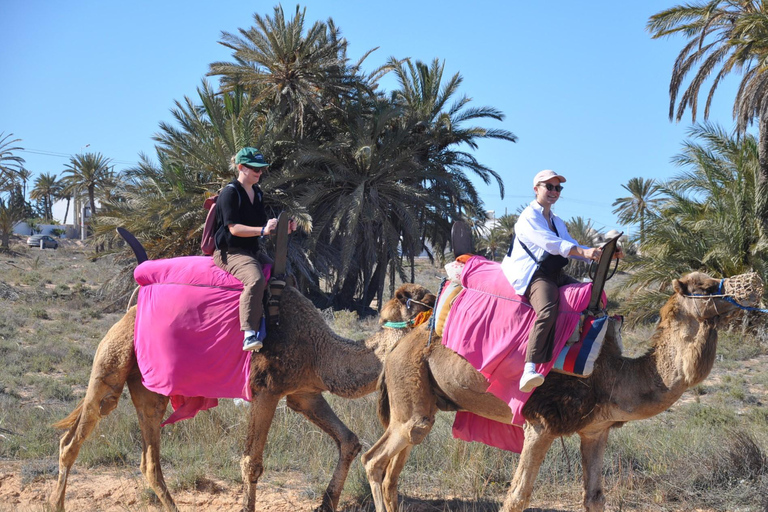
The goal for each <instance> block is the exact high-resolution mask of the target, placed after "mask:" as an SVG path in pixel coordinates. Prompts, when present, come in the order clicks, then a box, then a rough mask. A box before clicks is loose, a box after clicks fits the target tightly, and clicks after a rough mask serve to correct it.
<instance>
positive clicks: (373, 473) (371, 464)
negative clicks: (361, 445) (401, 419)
mask: <svg viewBox="0 0 768 512" xmlns="http://www.w3.org/2000/svg"><path fill="white" fill-rule="evenodd" d="M401 428H402V425H400V424H399V423H397V421H394V422H391V423H390V424H389V426H388V427H387V430H386V431H385V432H384V435H383V436H381V438H380V439H379V440H378V441H376V444H374V445H373V446H372V447H371V449H370V450H368V451H367V452H365V453H364V454H363V457H362V462H363V467H364V468H365V473H366V474H367V475H368V483H369V484H370V486H371V494H372V495H373V503H374V505H375V506H376V512H396V511H397V478H396V477H397V475H399V472H397V474H395V475H393V476H395V479H394V480H392V479H391V478H388V479H387V485H388V489H387V493H386V499H385V493H384V489H383V482H384V476H385V474H386V475H387V476H389V473H388V472H387V470H388V469H389V466H390V465H391V464H392V463H393V458H394V457H397V456H398V454H400V453H402V452H403V451H405V452H406V457H407V454H408V453H410V450H411V448H412V446H413V445H412V444H411V443H410V440H409V439H408V437H407V436H404V435H402V432H401ZM401 462H402V464H403V465H404V464H405V459H401Z"/></svg>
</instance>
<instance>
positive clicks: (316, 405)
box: [287, 393, 362, 512]
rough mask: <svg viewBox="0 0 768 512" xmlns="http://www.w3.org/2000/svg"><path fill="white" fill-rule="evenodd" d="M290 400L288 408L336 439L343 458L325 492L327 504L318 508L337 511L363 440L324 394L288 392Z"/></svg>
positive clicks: (328, 511) (325, 510) (337, 464)
mask: <svg viewBox="0 0 768 512" xmlns="http://www.w3.org/2000/svg"><path fill="white" fill-rule="evenodd" d="M287 403H288V407H290V408H291V409H293V410H294V411H296V412H300V413H301V414H303V415H304V416H306V417H307V419H308V420H309V421H311V422H312V423H314V424H315V425H317V426H318V427H320V428H321V429H322V430H323V432H325V433H326V434H328V435H329V436H331V437H332V438H333V440H334V441H335V442H336V447H337V448H338V450H339V461H338V462H337V463H336V469H334V471H333V476H332V477H331V481H330V483H329V484H328V488H327V489H326V490H325V494H324V495H323V503H322V505H320V508H319V509H318V510H320V511H322V512H331V511H334V510H336V507H338V506H339V497H340V496H341V491H342V489H343V488H344V482H345V481H346V480H347V474H348V473H349V467H350V466H351V465H352V461H353V460H355V457H357V454H358V453H360V449H361V448H362V446H361V445H360V441H359V440H358V439H357V436H356V435H355V434H354V433H353V432H352V431H351V430H349V429H348V428H347V426H346V425H344V423H342V421H341V420H340V419H339V418H338V416H336V413H334V412H333V410H332V409H331V407H330V406H329V405H328V402H326V401H325V398H323V396H322V395H321V394H319V393H306V394H295V395H288V397H287Z"/></svg>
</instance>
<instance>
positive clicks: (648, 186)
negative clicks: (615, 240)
mask: <svg viewBox="0 0 768 512" xmlns="http://www.w3.org/2000/svg"><path fill="white" fill-rule="evenodd" d="M622 188H623V189H624V190H626V191H627V192H629V193H630V195H629V196H627V197H620V198H618V199H616V200H615V201H614V202H613V204H612V205H611V206H615V207H616V208H614V209H613V213H615V214H617V215H618V216H619V222H621V223H622V224H636V223H639V224H640V245H641V246H642V244H643V240H644V236H645V220H646V218H647V217H648V215H650V214H652V212H653V211H654V208H655V207H656V206H657V205H658V203H659V201H660V199H659V198H658V197H657V196H658V194H659V191H660V187H659V185H658V184H657V183H656V181H655V180H654V179H644V178H631V179H630V180H629V182H627V184H626V185H622Z"/></svg>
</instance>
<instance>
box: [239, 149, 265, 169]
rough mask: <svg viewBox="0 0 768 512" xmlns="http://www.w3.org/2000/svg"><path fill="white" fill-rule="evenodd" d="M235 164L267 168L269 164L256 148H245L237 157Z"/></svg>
mask: <svg viewBox="0 0 768 512" xmlns="http://www.w3.org/2000/svg"><path fill="white" fill-rule="evenodd" d="M235 163H236V164H243V165H247V166H248V167H266V166H268V165H269V164H268V163H267V162H266V160H264V155H262V154H261V151H259V150H258V149H256V148H243V149H241V150H240V151H238V152H237V155H235Z"/></svg>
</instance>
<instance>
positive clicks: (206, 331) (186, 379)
mask: <svg viewBox="0 0 768 512" xmlns="http://www.w3.org/2000/svg"><path fill="white" fill-rule="evenodd" d="M268 267H269V266H268V265H266V266H265V268H264V274H265V276H266V277H267V279H268V278H269V270H270V269H269V268H268ZM133 275H134V278H135V279H136V282H137V283H138V284H139V285H141V288H140V289H139V297H138V304H137V308H136V326H135V331H134V334H135V338H134V339H135V351H136V359H137V362H138V365H139V370H140V371H141V380H142V383H143V384H144V386H145V387H146V388H147V389H149V390H150V391H154V392H155V393H160V394H162V395H166V396H169V397H170V398H171V405H172V406H173V409H174V412H173V413H172V414H171V415H170V416H169V417H168V418H167V419H166V420H165V421H164V422H163V425H167V424H170V423H175V422H177V421H179V420H183V419H187V418H192V417H194V416H195V415H196V414H197V413H198V412H199V411H204V410H206V409H210V408H211V407H215V406H216V405H218V400H217V399H218V398H242V399H245V400H250V399H251V390H250V386H249V385H248V376H249V374H250V369H251V357H250V356H251V353H250V352H244V351H243V334H242V332H241V331H240V315H239V303H240V293H241V292H242V291H243V285H242V283H241V282H240V281H239V280H237V279H235V278H234V277H233V276H232V275H230V274H228V273H227V272H224V271H223V270H221V269H220V268H219V267H217V266H216V265H215V264H214V263H213V258H211V257H207V256H185V257H180V258H171V259H163V260H149V261H145V262H144V263H142V264H141V265H139V266H138V267H136V270H135V271H134V273H133Z"/></svg>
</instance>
